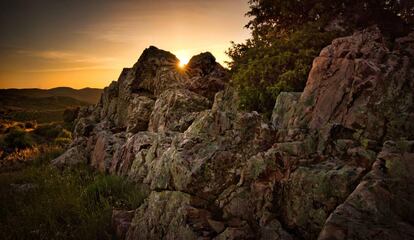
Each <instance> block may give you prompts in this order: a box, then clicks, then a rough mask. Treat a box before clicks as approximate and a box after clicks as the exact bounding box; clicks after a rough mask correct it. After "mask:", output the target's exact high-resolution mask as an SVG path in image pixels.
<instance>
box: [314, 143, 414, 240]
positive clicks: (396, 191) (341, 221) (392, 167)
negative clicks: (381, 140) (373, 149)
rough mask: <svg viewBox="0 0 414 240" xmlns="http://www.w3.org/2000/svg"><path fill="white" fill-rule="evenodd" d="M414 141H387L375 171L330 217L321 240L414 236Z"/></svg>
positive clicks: (410, 237) (374, 167)
mask: <svg viewBox="0 0 414 240" xmlns="http://www.w3.org/2000/svg"><path fill="white" fill-rule="evenodd" d="M413 176H414V142H413V141H410V142H407V141H400V142H391V141H389V142H386V143H385V145H384V148H383V150H382V152H381V153H380V154H379V155H378V158H377V161H376V162H375V163H374V165H373V168H372V171H371V172H370V173H369V174H368V175H367V176H366V177H365V178H364V179H363V181H362V182H360V183H359V184H358V186H357V188H356V189H355V190H354V191H353V192H352V194H351V195H349V197H348V198H347V199H346V201H345V202H344V203H343V204H341V205H340V206H339V207H337V208H336V209H335V211H334V212H333V213H332V214H331V215H330V216H329V218H328V219H327V221H326V223H325V225H324V228H323V230H322V232H321V233H320V235H319V238H318V239H320V240H328V239H338V240H339V239H352V240H357V239H358V240H359V239H378V240H382V239H414V226H413V216H414V207H413V205H412V203H413V202H414V187H413V186H414V185H413V183H414V177H413Z"/></svg>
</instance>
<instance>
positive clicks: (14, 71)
mask: <svg viewBox="0 0 414 240" xmlns="http://www.w3.org/2000/svg"><path fill="white" fill-rule="evenodd" d="M247 10H248V5H247V0H208V1H206V0H176V1H173V0H2V1H0V13H1V14H0V33H1V37H0V88H53V87H58V86H69V87H73V88H83V87H98V88H103V87H105V86H107V85H108V84H109V83H110V82H111V81H112V80H116V79H117V77H118V75H119V73H120V71H121V69H122V68H123V67H130V66H132V65H133V64H134V63H135V62H136V60H137V59H138V57H139V55H140V54H141V53H142V51H143V50H144V49H145V48H146V47H148V46H150V45H154V46H157V47H159V48H161V49H164V50H168V51H171V52H173V53H174V54H176V55H177V56H178V57H179V58H189V57H191V56H192V55H195V54H198V53H200V52H204V51H210V52H212V53H213V55H215V56H216V58H217V60H218V61H219V62H221V63H223V62H224V61H226V60H227V58H226V55H225V53H224V52H225V50H226V49H227V48H228V47H229V46H230V41H235V42H242V41H244V40H245V39H246V38H248V36H249V32H248V30H246V29H244V28H243V26H244V25H245V24H246V23H247V21H248V19H247V18H246V17H245V16H244V14H245V13H246V12H247Z"/></svg>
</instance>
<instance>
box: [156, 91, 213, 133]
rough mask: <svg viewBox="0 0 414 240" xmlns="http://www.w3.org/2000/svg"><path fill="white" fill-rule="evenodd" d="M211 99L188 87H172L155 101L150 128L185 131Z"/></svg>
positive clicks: (207, 106) (206, 107) (159, 130)
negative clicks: (187, 88)
mask: <svg viewBox="0 0 414 240" xmlns="http://www.w3.org/2000/svg"><path fill="white" fill-rule="evenodd" d="M210 105H211V104H210V101H208V100H207V99H206V98H205V97H203V96H200V95H198V94H196V93H193V92H191V91H189V90H186V89H170V90H167V91H165V92H163V93H162V94H161V95H160V96H159V97H158V99H157V101H156V102H155V107H154V110H153V111H152V114H151V118H150V122H149V127H148V129H149V130H150V131H153V132H165V131H178V132H184V131H185V130H186V129H187V128H188V127H189V126H190V125H191V123H192V122H193V121H194V119H195V118H196V117H197V115H198V113H199V112H201V111H203V110H206V109H208V108H209V106H210Z"/></svg>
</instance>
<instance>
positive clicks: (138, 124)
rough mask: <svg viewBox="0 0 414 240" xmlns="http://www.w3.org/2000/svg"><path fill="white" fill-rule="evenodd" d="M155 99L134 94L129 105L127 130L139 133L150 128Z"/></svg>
mask: <svg viewBox="0 0 414 240" xmlns="http://www.w3.org/2000/svg"><path fill="white" fill-rule="evenodd" d="M154 104H155V101H154V100H153V99H151V98H149V97H146V96H139V95H133V96H132V99H131V101H130V104H129V105H128V117H127V126H126V127H127V132H130V133H137V132H139V131H145V130H147V129H148V123H149V121H150V116H151V113H152V110H153V108H154Z"/></svg>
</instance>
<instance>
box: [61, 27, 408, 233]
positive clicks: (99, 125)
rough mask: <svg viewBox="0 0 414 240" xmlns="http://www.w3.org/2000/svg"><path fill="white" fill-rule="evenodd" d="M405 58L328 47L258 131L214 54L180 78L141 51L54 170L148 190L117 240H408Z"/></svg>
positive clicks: (351, 45) (83, 122) (400, 47)
mask: <svg viewBox="0 0 414 240" xmlns="http://www.w3.org/2000/svg"><path fill="white" fill-rule="evenodd" d="M389 46H393V48H392V49H390V47H389ZM413 54H414V34H411V35H408V36H406V37H404V38H400V39H397V40H396V41H395V42H394V43H392V44H386V43H385V40H384V39H383V37H382V35H381V33H380V32H379V30H378V29H377V28H370V29H366V30H364V31H361V32H357V33H355V34H354V35H353V36H350V37H346V38H340V39H336V40H334V41H333V43H332V44H331V45H330V46H328V47H326V48H325V49H324V50H323V51H322V52H321V54H320V56H319V57H318V58H316V59H315V61H314V64H313V67H312V70H311V72H310V75H309V79H308V83H307V86H306V88H305V90H304V92H303V93H281V94H280V95H279V97H278V99H277V101H276V104H275V108H274V111H273V116H272V119H271V121H270V122H267V121H266V120H264V119H263V118H262V117H261V116H260V115H259V114H258V113H256V112H242V111H239V110H238V107H237V106H238V95H237V92H236V91H235V90H234V89H232V88H231V87H230V86H228V85H227V83H228V81H229V78H228V72H227V70H225V69H224V68H223V67H221V66H220V65H219V64H218V63H216V62H215V58H214V57H213V56H212V55H211V54H210V53H202V54H200V55H197V56H195V57H193V58H192V59H191V61H190V62H189V64H188V65H187V67H186V69H184V70H183V69H179V68H177V63H178V59H177V58H176V57H175V56H174V55H173V54H171V53H169V52H166V51H163V50H159V49H157V48H155V47H150V48H148V49H146V50H145V51H144V53H143V54H142V56H141V57H140V58H139V60H138V62H137V63H136V64H135V65H134V66H133V67H132V68H127V69H124V70H123V72H122V73H121V75H120V77H119V80H118V81H117V82H113V83H111V85H110V86H109V87H107V88H106V89H105V91H104V93H103V94H102V97H101V101H100V103H99V104H97V105H96V106H95V107H90V108H83V109H81V110H80V111H79V114H78V119H77V120H76V121H77V125H76V128H75V134H74V136H75V137H76V140H75V141H74V143H73V144H72V147H71V148H70V149H69V150H68V151H67V152H66V153H65V154H63V155H62V156H60V157H59V158H57V159H56V160H55V161H54V164H55V165H58V166H65V165H70V164H72V163H73V164H76V163H78V162H82V161H83V162H85V161H87V162H88V163H90V165H92V166H93V167H95V168H97V169H99V170H101V171H104V172H108V173H110V174H118V175H122V176H125V177H127V178H128V179H129V180H130V181H133V182H136V183H137V184H144V185H146V186H148V188H149V189H150V194H149V196H148V198H147V200H146V201H145V203H144V204H143V205H142V206H140V207H139V208H138V209H136V211H135V212H126V211H121V212H120V211H116V212H114V216H113V224H114V228H115V230H116V232H117V234H118V236H119V237H121V238H126V239H275V240H279V239H284V240H287V239H289V240H290V239H292V240H293V239H317V238H318V237H319V239H323V240H327V239H355V240H356V239H372V238H376V239H384V240H385V239H411V238H414V233H413V232H414V227H413V222H412V216H413V215H414V213H413V209H414V206H413V202H414V201H413V200H414V199H412V196H413V193H414V190H413V186H414V185H413V183H414V182H413V181H414V178H413V176H414V175H413V174H414V171H412V170H413V162H414V156H413V151H414V148H413V146H414V145H413V140H414V134H413V130H414V127H413V126H414V125H413V123H414V119H413V110H414V104H413V94H414V88H413V86H414V73H413V71H414V67H413V63H414V55H413ZM74 158H76V159H74Z"/></svg>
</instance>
